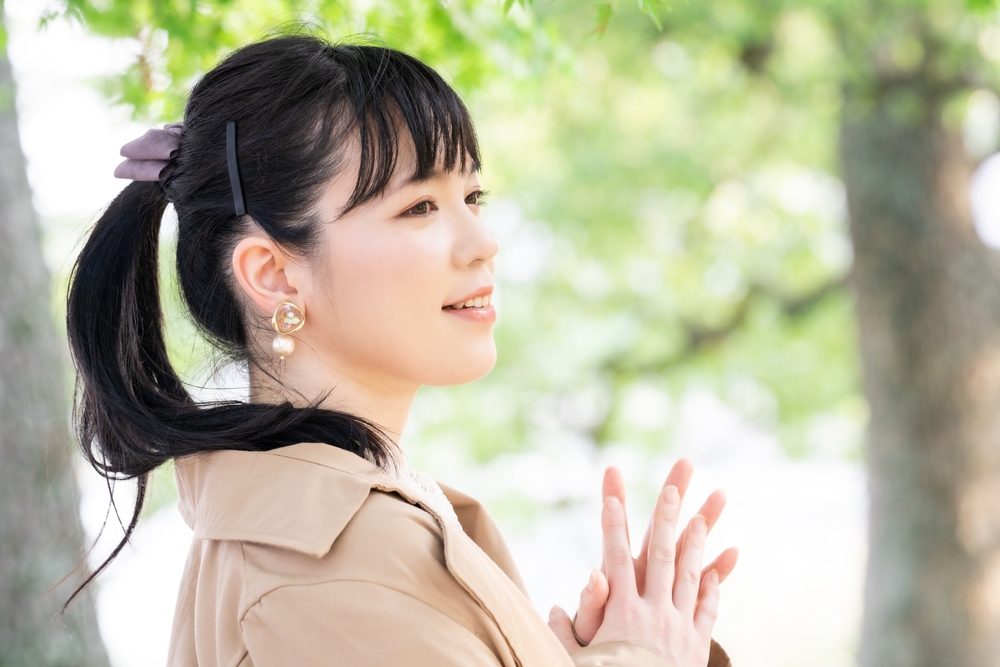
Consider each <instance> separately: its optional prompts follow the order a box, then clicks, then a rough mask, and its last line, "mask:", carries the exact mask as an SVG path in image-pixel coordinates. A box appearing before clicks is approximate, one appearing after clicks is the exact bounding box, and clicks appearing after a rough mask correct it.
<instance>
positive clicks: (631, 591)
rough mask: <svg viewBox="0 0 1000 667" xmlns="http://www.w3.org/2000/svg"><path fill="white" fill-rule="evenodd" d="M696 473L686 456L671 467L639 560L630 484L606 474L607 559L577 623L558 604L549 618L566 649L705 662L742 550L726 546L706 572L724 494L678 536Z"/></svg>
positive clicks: (678, 664) (688, 665)
mask: <svg viewBox="0 0 1000 667" xmlns="http://www.w3.org/2000/svg"><path fill="white" fill-rule="evenodd" d="M692 473H693V467H692V465H691V462H690V461H688V460H687V459H681V460H680V461H678V462H677V463H676V464H674V467H673V468H672V469H671V470H670V473H669V474H668V475H667V479H666V481H665V482H664V484H663V489H662V490H661V491H660V494H659V497H658V498H657V499H656V507H655V508H654V509H653V515H652V517H651V519H650V522H649V527H648V528H647V530H646V536H645V537H644V538H643V541H642V548H641V549H640V551H639V556H638V558H633V557H632V549H631V546H630V543H629V535H628V522H627V520H626V515H625V484H624V481H623V480H622V475H621V473H620V472H619V471H618V469H617V468H608V469H607V471H606V472H605V474H604V484H603V498H604V506H603V508H602V510H601V527H602V531H603V534H604V562H603V564H602V566H601V569H599V570H596V569H595V570H594V571H593V572H592V573H591V575H590V580H589V581H588V582H587V586H586V587H585V588H584V589H583V592H582V593H581V594H580V608H579V611H578V612H577V616H576V619H575V621H571V620H570V618H569V616H568V615H567V614H566V612H565V611H564V610H562V609H561V608H559V607H553V608H552V611H551V612H550V614H549V627H550V628H552V631H553V632H554V633H555V634H556V637H558V638H559V641H560V642H561V643H562V645H563V646H564V647H565V648H566V650H567V651H569V652H573V651H575V650H578V649H579V648H580V646H581V643H582V644H583V645H589V644H601V643H606V642H629V643H632V644H637V645H639V646H641V647H643V648H645V649H646V650H648V651H650V652H652V653H654V654H655V655H658V656H659V657H661V658H663V659H664V660H666V661H667V663H668V664H670V665H672V666H673V667H704V666H705V665H706V664H708V657H709V650H710V648H711V640H712V628H713V627H714V626H715V618H716V615H717V612H718V606H719V584H720V583H721V582H722V581H724V580H725V579H726V577H728V576H729V574H730V573H731V572H732V571H733V568H735V567H736V560H737V557H738V551H737V550H736V549H735V548H729V549H726V550H725V551H723V552H722V553H721V554H720V555H719V556H718V558H716V559H715V560H714V561H712V563H711V564H710V565H708V566H707V567H705V568H704V569H702V567H701V563H702V557H703V554H704V550H705V540H706V538H707V536H708V533H709V531H711V529H712V527H713V526H714V525H715V523H716V521H718V519H719V516H720V515H721V514H722V510H723V508H724V507H725V505H726V497H725V494H723V493H722V492H721V491H715V492H714V493H712V494H711V495H710V496H709V497H708V499H707V500H705V503H704V504H703V505H702V507H701V509H700V510H699V511H698V514H696V515H695V516H694V517H693V518H692V519H691V521H689V522H688V524H687V527H686V528H684V529H683V530H682V531H680V533H679V534H678V529H677V522H678V516H679V514H680V509H681V503H682V502H683V500H684V495H685V494H686V492H687V489H688V486H689V484H690V482H691V475H692ZM574 629H575V636H574ZM577 639H579V640H580V641H579V643H578V641H577Z"/></svg>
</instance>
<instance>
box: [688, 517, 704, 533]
mask: <svg viewBox="0 0 1000 667" xmlns="http://www.w3.org/2000/svg"><path fill="white" fill-rule="evenodd" d="M691 530H692V531H693V532H694V533H695V534H696V535H704V534H705V517H703V516H702V515H700V514H695V515H694V517H693V518H692V519H691Z"/></svg>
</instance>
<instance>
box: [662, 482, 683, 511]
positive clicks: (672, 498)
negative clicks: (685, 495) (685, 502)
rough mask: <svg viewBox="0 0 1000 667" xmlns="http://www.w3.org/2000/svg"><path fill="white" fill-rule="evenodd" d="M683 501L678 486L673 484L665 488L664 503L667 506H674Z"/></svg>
mask: <svg viewBox="0 0 1000 667" xmlns="http://www.w3.org/2000/svg"><path fill="white" fill-rule="evenodd" d="M680 501H681V494H680V493H679V492H678V491H677V487H676V486H674V485H673V484H671V485H670V486H668V487H667V488H665V489H663V504H664V505H666V506H667V507H674V506H675V505H677V503H679V502H680Z"/></svg>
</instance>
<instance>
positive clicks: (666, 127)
mask: <svg viewBox="0 0 1000 667" xmlns="http://www.w3.org/2000/svg"><path fill="white" fill-rule="evenodd" d="M0 10H2V11H0V16H2V17H3V19H4V22H5V23H4V25H5V30H0V46H2V50H0V209H2V210H0V286H2V287H0V423H2V425H3V429H2V432H0V666H3V667H6V666H8V665H11V666H14V665H17V666H20V665H42V664H45V665H94V666H97V665H108V664H110V665H113V666H114V667H138V666H140V665H156V664H163V663H164V661H165V657H166V647H167V641H168V638H169V633H170V625H171V619H172V613H173V604H174V599H175V596H176V589H177V584H178V581H179V579H180V574H181V569H182V567H183V563H184V559H185V557H186V554H187V550H188V548H189V545H190V539H191V533H190V531H189V529H188V528H187V526H185V525H184V523H183V521H182V520H181V518H180V516H179V514H178V513H177V509H176V494H175V491H174V489H173V481H172V471H171V470H169V469H164V470H161V471H159V472H158V473H157V474H156V476H155V479H154V482H153V490H152V499H151V501H149V502H148V503H147V507H146V510H145V512H144V515H143V517H142V518H141V521H140V527H139V529H138V531H137V533H136V535H135V538H134V540H133V543H132V544H131V545H130V546H129V547H127V548H126V549H125V551H124V552H123V553H122V555H121V556H120V558H119V559H118V560H117V561H116V562H115V563H114V564H113V565H112V567H111V569H110V570H109V571H108V572H107V573H106V574H104V575H103V576H102V577H101V578H100V579H99V580H98V581H97V583H96V584H95V585H94V586H93V587H92V588H91V589H90V591H89V593H88V594H87V595H85V596H83V597H82V598H81V599H80V600H78V601H77V602H75V603H74V604H73V605H72V606H71V607H70V610H69V612H67V614H66V615H65V616H64V617H60V618H56V617H55V613H56V612H57V611H58V608H59V606H60V605H61V604H62V602H63V601H64V600H65V599H66V597H67V596H68V594H69V593H70V592H71V591H72V589H73V587H74V586H75V584H76V583H79V576H78V575H79V570H76V571H73V567H74V565H75V564H76V563H77V562H78V561H79V560H80V558H81V557H82V554H83V553H84V548H85V546H86V545H89V544H91V543H92V542H93V540H95V539H96V538H97V534H98V532H100V529H101V526H102V524H104V523H105V520H106V519H107V528H106V530H105V534H104V535H103V536H102V537H101V539H100V540H99V542H98V545H97V548H96V549H95V550H94V551H93V552H92V553H91V554H90V563H91V565H96V564H98V563H100V561H101V560H103V557H104V556H105V555H106V554H107V552H108V549H109V548H110V547H112V546H113V545H114V544H115V543H116V542H117V538H118V536H120V534H121V531H120V529H118V521H119V519H118V517H117V516H116V511H115V510H114V509H113V508H112V509H111V510H109V505H108V501H109V492H108V487H107V484H106V482H105V481H104V480H102V479H101V478H100V477H98V476H97V475H96V474H95V473H94V472H93V471H91V470H90V469H89V468H87V467H86V466H85V465H84V464H83V463H82V460H81V459H80V457H79V455H78V454H77V453H75V451H74V450H73V445H72V440H71V438H70V436H69V430H68V426H69V405H70V397H71V394H72V389H73V378H72V373H71V371H70V368H69V366H68V361H67V354H66V351H65V347H66V346H65V342H64V334H63V332H62V324H61V321H62V318H63V317H64V312H63V310H64V296H65V289H66V284H67V279H68V275H69V272H70V270H71V268H72V263H73V260H74V257H75V253H76V252H77V251H78V250H79V248H80V245H81V241H82V239H83V238H84V236H85V234H86V231H87V229H88V228H89V226H90V225H91V224H93V222H94V221H95V220H96V217H97V215H98V214H99V212H100V211H101V209H102V207H103V206H105V205H106V204H107V202H108V201H110V200H111V199H112V198H113V197H114V195H115V194H117V192H118V191H119V190H120V189H121V188H122V187H123V182H121V181H116V180H115V179H114V178H113V177H112V172H113V171H114V168H115V165H116V164H117V163H118V162H119V161H120V159H121V158H120V157H119V156H118V150H119V147H120V146H121V145H122V144H124V143H125V142H127V141H129V140H130V139H133V138H135V137H138V136H139V135H141V134H142V133H143V132H145V131H146V129H147V128H148V127H151V126H154V125H160V124H162V123H164V122H171V121H175V120H178V119H179V118H180V117H181V115H182V112H183V104H184V95H185V92H186V91H187V90H188V89H189V88H190V86H191V84H192V82H193V81H194V80H196V79H197V77H198V75H199V74H200V73H202V72H204V71H205V70H206V69H207V68H210V67H211V66H212V65H213V64H214V63H215V62H216V61H217V60H218V59H219V57H221V56H222V55H224V54H225V53H227V52H228V51H229V50H231V49H233V48H235V47H237V46H239V45H240V44H243V43H246V42H248V41H251V40H253V39H257V38H260V37H263V36H265V35H266V34H268V33H269V32H270V31H274V30H278V29H282V28H284V27H287V26H289V25H292V24H299V23H305V24H307V25H310V26H312V28H311V29H312V30H315V31H317V32H319V33H321V34H324V35H328V36H330V37H333V38H340V37H347V36H352V35H359V34H362V35H365V34H366V35H373V36H375V37H376V38H377V39H379V40H382V41H384V42H385V43H387V44H389V45H390V46H394V47H396V48H401V49H403V50H405V51H407V52H410V53H413V54H415V55H417V56H419V57H421V58H422V59H424V60H425V61H427V62H429V63H431V64H432V65H433V66H435V67H436V68H438V69H439V71H441V72H442V74H443V75H444V76H445V78H446V79H447V80H449V81H450V82H451V83H453V85H455V86H456V87H457V88H458V90H459V91H460V92H461V94H462V95H463V97H464V98H465V100H466V101H467V103H468V105H469V107H470V109H471V110H472V113H473V116H474V118H475V119H476V121H477V127H478V131H479V134H480V137H481V141H482V144H483V153H484V158H485V166H484V172H483V177H484V183H485V184H486V187H487V188H488V189H489V190H491V192H492V195H491V197H490V202H489V205H488V207H487V208H486V209H485V213H484V216H485V217H486V220H487V223H488V225H489V226H490V228H491V229H492V230H493V232H494V233H495V235H496V236H497V238H498V239H499V241H500V246H501V253H500V256H499V259H498V267H497V271H498V276H497V277H498V292H497V295H496V299H495V302H496V303H497V304H498V305H497V307H498V311H499V313H500V321H499V323H498V325H497V328H496V339H497V344H498V348H499V361H498V364H497V367H496V369H495V370H494V371H493V372H492V374H490V375H489V376H488V377H486V378H485V379H483V380H481V381H479V382H476V383H474V384H471V385H468V386H464V387H457V388H444V389H439V388H427V389H425V390H423V391H422V392H421V394H420V395H419V397H418V401H417V404H416V406H415V409H414V413H413V416H412V419H411V422H410V424H409V425H408V431H407V433H406V434H405V435H404V439H403V442H404V448H405V451H406V453H407V456H408V457H409V459H410V462H411V464H412V465H413V466H414V467H416V468H418V469H422V470H427V471H429V472H431V473H432V474H433V475H434V476H435V477H436V478H437V479H438V480H439V481H441V482H443V483H447V484H449V485H452V486H455V487H457V488H459V489H461V490H464V491H466V492H469V493H472V494H473V495H475V496H476V497H477V498H479V499H480V500H482V501H483V502H484V503H485V504H486V506H487V507H488V508H489V510H490V511H491V513H492V514H493V515H494V516H495V518H496V519H497V521H498V523H499V524H500V527H501V529H502V530H503V532H504V534H505V536H506V537H507V539H508V541H509V543H510V545H511V548H512V551H513V552H514V556H515V558H516V560H517V562H518V563H519V566H520V568H521V570H522V572H523V574H524V576H525V580H526V582H527V585H528V588H529V591H530V593H531V597H532V601H533V602H534V604H535V606H536V607H537V609H538V610H539V612H540V613H542V615H543V616H546V615H547V612H548V609H549V607H550V606H551V605H552V604H560V605H562V606H564V607H565V608H567V609H569V610H571V611H572V610H573V609H575V606H576V599H577V596H578V594H579V591H580V589H581V588H582V587H583V585H584V584H585V582H586V579H587V576H588V574H589V571H590V569H591V568H592V567H594V566H597V565H599V563H600V532H599V522H598V518H599V511H600V497H599V495H600V479H601V474H602V471H603V469H604V467H605V466H607V465H612V464H613V465H617V466H619V467H620V468H621V469H622V471H623V472H624V474H625V478H626V481H627V483H628V486H629V492H630V499H631V500H630V504H629V508H628V509H629V514H630V517H631V520H632V521H633V522H634V528H633V533H635V532H639V533H640V534H641V530H642V528H643V527H644V526H645V523H646V520H647V517H648V513H649V511H650V509H651V507H652V504H653V500H654V499H655V496H656V493H657V491H658V490H659V487H660V484H661V483H662V480H663V477H664V476H665V475H666V472H667V471H668V470H669V468H670V466H671V465H672V463H673V462H674V461H675V460H676V459H677V458H678V457H680V456H687V457H689V458H691V459H692V460H693V461H694V462H695V464H696V474H695V481H694V485H693V487H692V492H691V493H692V494H693V495H692V498H693V500H691V501H689V502H688V504H689V505H690V507H688V508H687V513H688V514H690V513H691V512H692V511H694V509H696V508H697V505H698V503H700V502H701V499H702V498H703V497H704V496H705V495H707V494H708V493H709V492H710V491H711V490H712V489H714V488H716V487H722V488H724V489H725V490H726V491H727V493H728V496H729V502H730V505H729V508H728V509H727V511H726V513H725V514H724V516H723V519H722V521H721V522H720V523H719V525H718V527H717V528H716V529H715V531H714V532H713V534H712V536H711V538H710V547H711V548H712V549H713V550H714V551H720V550H721V549H723V548H725V547H727V546H730V545H737V546H739V547H740V548H741V552H742V553H741V560H740V564H739V566H738V568H737V570H736V572H735V573H734V574H733V576H732V578H731V579H730V580H729V581H728V582H727V583H726V584H725V586H724V589H723V600H722V608H721V615H720V619H719V622H718V625H717V630H716V638H717V639H718V640H719V641H720V643H722V644H723V646H724V647H725V648H726V649H727V650H728V651H729V653H730V655H731V656H732V658H733V663H734V664H735V665H737V666H738V667H757V666H760V667H764V666H765V665H766V666H768V667H793V666H799V665H803V664H809V665H814V666H817V667H827V666H829V667H846V666H847V665H853V664H861V665H873V666H874V665H879V666H880V667H885V666H890V665H900V666H902V665H943V664H948V665H953V666H955V667H964V666H973V665H976V666H979V665H982V666H986V665H996V664H998V663H1000V439H998V436H1000V289H998V288H1000V262H998V255H997V251H996V250H995V249H994V248H995V247H998V246H1000V158H991V155H992V154H993V153H994V152H995V151H996V150H997V149H998V148H1000V100H998V97H997V91H998V85H1000V76H998V74H1000V70H998V64H1000V13H998V10H997V8H996V7H995V6H994V5H993V3H992V0H967V2H962V1H961V0H919V1H918V0H869V1H868V2H865V3H858V2H854V1H853V0H825V1H821V0H801V1H799V2H791V1H789V0H771V1H769V2H764V3H755V2H747V1H746V0H713V1H712V2H710V3H689V2H682V1H681V0H638V2H635V1H634V0H618V1H612V2H590V1H588V2H580V1H579V0H535V1H534V2H531V1H530V0H506V2H504V1H502V0H450V1H448V2H444V1H442V0H342V1H340V2H332V1H329V0H314V1H311V2H295V1H293V0H190V1H189V2H158V1H153V0H138V1H135V2H128V1H125V0H100V1H97V0H89V1H84V0H15V1H12V0H6V2H4V1H3V0H0ZM167 216H168V218H167V222H166V224H164V230H163V235H162V244H163V250H162V252H163V259H164V261H163V263H162V264H163V276H164V288H163V289H164V292H165V295H166V296H165V299H166V302H167V304H168V305H167V308H168V311H167V313H166V318H167V320H168V323H169V327H170V341H171V354H172V358H173V360H174V363H175V365H176V366H177V368H178V369H180V370H181V371H182V375H184V376H185V377H186V378H187V379H188V380H189V381H190V383H191V385H192V386H193V387H197V388H198V390H197V391H198V392H199V395H201V396H203V397H205V398H218V397H220V396H241V395H243V393H244V392H245V391H246V379H245V373H244V371H243V369H240V368H225V367H224V368H219V367H218V366H217V364H215V363H213V358H212V356H211V351H210V350H209V349H208V348H207V347H206V345H205V344H204V342H203V341H200V340H199V339H198V338H197V336H196V334H195V332H194V330H193V328H192V327H191V326H190V324H189V323H188V321H187V320H186V318H185V314H184V312H183V306H182V305H181V303H180V300H179V298H178V297H177V295H176V290H175V289H174V285H173V284H172V282H171V275H170V271H171V269H170V263H171V261H172V259H171V257H172V243H173V229H172V227H171V225H170V224H169V216H170V212H169V211H168V213H167ZM129 492H130V489H129V488H128V484H126V483H122V484H120V485H119V486H118V488H117V489H116V491H115V496H116V498H117V506H118V507H120V508H121V512H122V517H121V519H122V520H124V521H125V522H126V523H127V521H128V518H129V516H128V513H127V512H128V510H127V508H128V507H129V506H130V504H129ZM77 509H78V513H77ZM77 516H78V517H79V522H78V521H77ZM71 571H73V573H72V574H71V575H70V577H69V578H68V579H66V580H63V581H61V580H62V579H63V577H64V576H66V575H67V574H68V573H71Z"/></svg>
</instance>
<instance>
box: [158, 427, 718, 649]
mask: <svg viewBox="0 0 1000 667" xmlns="http://www.w3.org/2000/svg"><path fill="white" fill-rule="evenodd" d="M176 474H177V482H178V489H179V493H180V508H181V513H182V515H183V516H184V519H185V521H187V523H188V525H190V526H191V528H192V529H193V530H194V541H193V544H192V547H191V553H190V555H189V557H188V561H187V565H186V568H185V571H184V577H183V580H182V582H181V588H180V593H179V596H178V600H177V609H176V612H175V617H174V628H173V636H172V638H171V643H170V654H169V659H168V665H169V666H170V667H194V666H195V665H198V666H200V667H236V666H237V665H239V666H240V667H251V666H256V667H277V666H279V665H281V666H288V667H312V666H319V665H330V666H331V667H333V666H336V667H362V666H366V667H380V666H388V665H393V666H395V665H412V666H414V667H448V666H450V665H455V666H458V665H461V666H463V667H496V666H500V665H502V666H503V667H517V666H520V667H573V666H574V665H576V667H604V666H607V667H611V666H615V667H669V666H668V665H667V663H666V662H664V661H663V660H661V659H659V658H658V657H656V656H654V655H653V654H652V653H649V652H648V651H646V650H644V649H642V648H640V647H638V646H636V645H633V644H625V643H618V644H603V645H599V646H591V647H588V648H584V649H580V650H579V651H577V652H575V653H573V655H572V657H570V656H569V655H567V653H566V651H565V650H564V649H563V648H562V646H561V645H560V644H559V642H558V641H557V640H556V638H555V635H553V633H552V632H551V631H550V630H549V628H548V626H547V625H546V623H545V622H544V621H543V620H542V619H541V617H539V615H538V613H537V612H536V611H535V610H534V608H532V606H531V604H530V603H529V602H528V599H527V597H526V596H525V594H524V592H523V591H524V586H523V584H522V582H521V578H520V576H519V575H518V573H517V570H516V569H515V567H514V563H513V562H512V560H511V556H510V553H509V552H508V550H507V547H506V545H505V544H504V542H503V540H502V539H501V537H500V534H499V532H498V531H497V528H496V526H495V525H494V523H493V521H492V520H491V519H490V517H489V516H488V515H487V514H486V511H485V510H484V509H483V508H482V507H481V506H480V505H479V504H478V503H477V502H476V501H474V500H473V499H471V498H469V497H468V496H465V495H463V494H461V493H458V492H456V491H453V490H451V489H447V488H445V489H444V491H445V494H446V495H447V496H448V498H449V500H450V501H451V503H452V504H453V505H454V507H455V512H456V513H457V514H458V517H459V520H460V522H461V524H462V525H461V527H459V526H457V525H455V523H454V521H452V520H448V519H442V518H441V517H440V516H439V515H438V514H437V513H436V512H435V511H434V509H433V508H431V507H428V506H426V505H423V504H421V502H420V501H419V499H417V498H415V497H413V496H412V495H411V494H410V493H409V492H408V491H407V490H406V489H405V488H403V487H401V486H400V485H399V484H398V483H397V482H396V481H395V480H394V479H393V478H392V477H390V476H389V475H387V474H385V473H383V472H382V471H381V470H379V469H378V468H376V467H375V466H373V465H372V464H370V463H369V462H367V461H365V460H364V459H362V458H360V457H358V456H355V455H354V454H351V453H349V452H346V451H343V450H340V449H337V448H335V447H331V446H328V445H323V444H316V443H303V444H298V445H292V446H290V447H283V448H280V449H276V450H272V451H270V452H240V451H220V452H214V453H210V454H204V455H197V456H191V457H187V458H184V459H181V460H178V461H177V463H176ZM709 664H710V666H711V667H726V665H728V664H729V661H728V658H726V656H725V653H724V652H722V651H721V649H719V648H718V647H717V646H713V655H712V660H711V662H710V663H709Z"/></svg>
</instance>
